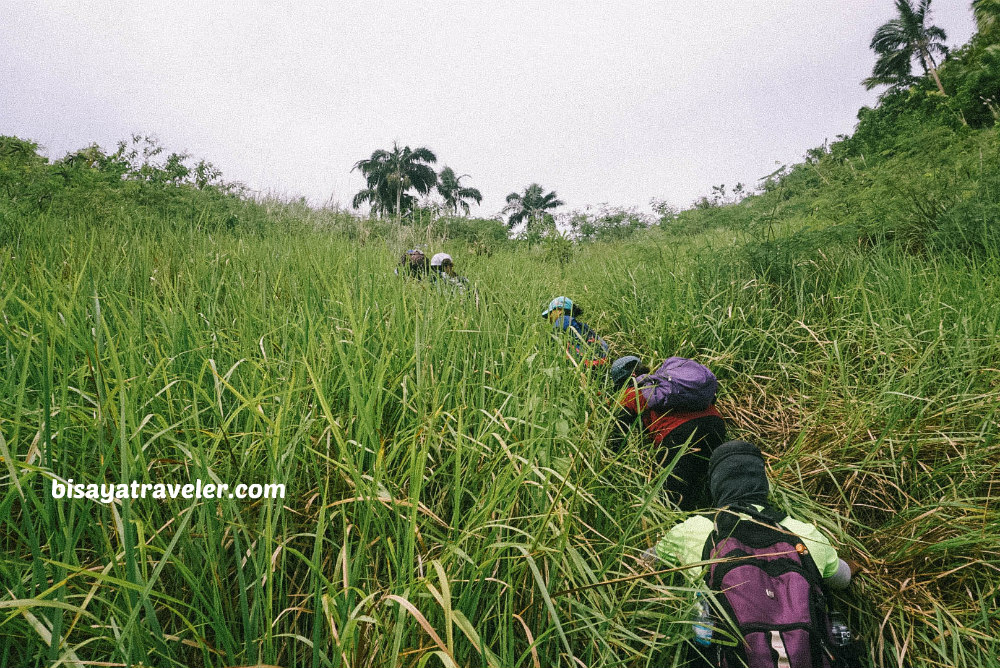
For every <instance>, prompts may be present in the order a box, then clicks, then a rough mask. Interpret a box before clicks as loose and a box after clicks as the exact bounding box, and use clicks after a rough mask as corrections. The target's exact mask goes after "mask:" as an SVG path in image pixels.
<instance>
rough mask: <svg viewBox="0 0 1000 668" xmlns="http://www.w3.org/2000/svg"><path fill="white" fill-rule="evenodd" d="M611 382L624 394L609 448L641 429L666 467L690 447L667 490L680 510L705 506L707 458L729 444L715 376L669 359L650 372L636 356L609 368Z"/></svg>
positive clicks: (681, 360) (616, 447) (691, 364)
mask: <svg viewBox="0 0 1000 668" xmlns="http://www.w3.org/2000/svg"><path fill="white" fill-rule="evenodd" d="M610 381H611V384H612V387H613V389H614V391H615V392H620V393H621V396H620V397H619V398H618V413H617V415H616V419H615V425H614V426H612V428H611V435H610V437H609V438H608V445H609V447H610V448H611V449H612V450H614V451H615V452H618V451H620V450H621V447H622V444H623V443H624V441H625V438H626V436H627V434H628V433H629V431H630V430H631V429H632V427H633V426H636V425H641V427H642V430H643V432H644V434H645V435H646V436H647V437H648V438H649V440H650V441H651V442H652V445H653V447H654V448H655V450H656V453H655V456H656V459H657V461H658V462H659V464H660V465H661V466H664V465H666V464H669V463H670V462H671V461H673V459H674V457H675V456H676V455H677V452H678V451H679V450H680V448H682V447H684V446H685V444H687V446H688V450H687V451H686V452H685V453H684V454H683V455H682V456H681V457H680V459H678V460H677V463H676V464H674V468H673V471H672V472H671V474H670V476H669V477H668V478H667V482H666V485H665V487H664V488H665V490H666V492H667V494H668V495H669V496H670V498H671V499H672V500H673V501H674V502H675V503H676V504H677V505H678V506H679V507H680V509H681V510H694V509H695V508H701V507H704V506H705V504H706V503H708V502H709V499H708V494H707V492H708V458H709V457H710V456H711V454H712V451H713V450H714V449H715V448H716V447H717V446H719V445H721V444H722V443H723V442H724V441H725V440H726V423H725V421H724V420H723V419H722V416H721V415H720V414H719V411H718V410H716V408H715V393H716V388H717V382H716V379H715V376H714V375H713V374H712V372H711V371H709V370H708V369H707V368H705V367H704V366H702V365H700V364H698V363H697V362H693V361H691V360H686V359H684V358H681V357H671V358H670V359H669V360H667V361H666V362H664V363H663V365H661V366H660V368H659V369H657V370H656V371H655V372H654V373H652V374H651V373H650V372H649V367H647V366H645V365H644V364H643V363H642V361H641V360H640V359H639V358H638V357H636V356H635V355H628V356H626V357H619V358H618V359H616V360H615V361H614V363H613V364H612V365H611V372H610ZM623 388H624V390H623Z"/></svg>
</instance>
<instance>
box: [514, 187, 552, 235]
mask: <svg viewBox="0 0 1000 668" xmlns="http://www.w3.org/2000/svg"><path fill="white" fill-rule="evenodd" d="M563 204H564V202H563V201H562V200H559V199H556V193H555V191H552V192H550V193H548V194H545V191H544V190H543V189H542V187H541V186H540V185H538V184H537V183H532V184H531V185H530V186H528V187H527V188H525V189H524V194H523V195H522V194H518V193H511V194H509V195H507V206H505V207H504V208H503V213H509V214H510V218H509V219H507V227H508V228H514V227H517V226H518V225H520V224H521V223H524V222H526V223H527V225H528V229H529V230H530V229H531V228H532V227H534V226H535V225H536V223H537V222H538V220H539V218H542V217H543V216H544V215H545V212H546V211H548V210H549V209H554V208H556V207H557V206H562V205H563Z"/></svg>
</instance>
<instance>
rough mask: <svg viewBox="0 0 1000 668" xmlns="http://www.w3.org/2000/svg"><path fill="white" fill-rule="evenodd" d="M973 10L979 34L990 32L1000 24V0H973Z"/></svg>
mask: <svg viewBox="0 0 1000 668" xmlns="http://www.w3.org/2000/svg"><path fill="white" fill-rule="evenodd" d="M972 12H973V14H975V15H976V27H978V28H979V34H981V35H987V34H990V33H992V32H994V31H996V29H997V27H998V26H1000V0H972Z"/></svg>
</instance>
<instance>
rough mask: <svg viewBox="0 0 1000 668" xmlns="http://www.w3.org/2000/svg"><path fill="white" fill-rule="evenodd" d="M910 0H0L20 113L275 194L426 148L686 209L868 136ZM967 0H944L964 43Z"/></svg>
mask: <svg viewBox="0 0 1000 668" xmlns="http://www.w3.org/2000/svg"><path fill="white" fill-rule="evenodd" d="M893 4H894V3H893V1H892V0H767V1H747V0H714V1H712V2H708V1H704V2H691V1H679V0H657V1H654V2H627V3H626V2H619V3H613V2H582V1H575V2H568V1H563V2H558V1H556V0H541V1H538V2H509V1H507V0H495V1H493V2H446V1H441V0H439V1H436V2H414V1H402V0H401V1H398V2H375V1H371V0H369V1H364V2H347V1H340V2H335V1H333V0H326V1H322V2H318V1H311V0H296V1H294V2H293V1H289V2H270V3H263V2H248V1H246V0H242V1H240V2H225V0H213V1H204V2H202V1H194V0H169V1H167V2H161V1H158V0H143V1H142V2H138V1H131V2H128V1H126V0H115V1H102V0H88V1H86V2H81V1H80V0H72V1H66V0H44V1H41V2H39V1H33V0H0V16H2V17H3V18H2V19H0V134H8V135H9V134H13V135H17V136H19V137H22V138H26V139H31V140H33V141H36V142H38V143H39V144H41V145H42V146H43V147H44V149H45V151H46V154H47V155H48V156H49V157H51V158H59V157H62V156H63V155H64V154H65V153H66V152H67V151H69V150H73V149H77V148H80V147H82V146H85V145H87V144H90V143H92V142H97V143H98V144H100V145H102V146H104V147H105V148H113V147H114V145H115V143H116V142H117V140H119V139H122V138H125V137H127V136H129V135H130V134H131V133H133V132H141V133H144V134H153V135H156V136H157V137H158V138H159V139H160V141H161V143H162V144H163V145H164V146H165V147H166V148H167V150H169V151H188V152H190V153H192V154H193V155H194V156H195V157H197V158H205V159H207V160H209V161H211V162H213V163H215V165H216V166H217V167H219V168H220V169H222V171H223V174H224V176H225V177H227V178H229V179H235V180H240V181H243V182H244V183H246V184H247V185H248V186H250V187H251V188H252V189H254V190H257V191H260V192H262V193H274V194H279V195H283V196H298V195H305V196H307V197H308V198H310V200H312V201H314V202H316V203H322V202H325V201H327V200H329V199H330V198H332V199H333V201H339V202H340V203H341V204H344V205H348V204H349V203H350V200H351V197H352V196H353V194H354V193H355V192H357V191H358V190H359V189H360V188H362V187H363V185H364V182H363V179H362V178H361V177H360V176H359V175H358V173H357V172H354V173H351V167H352V165H353V164H354V163H355V162H356V161H357V160H359V159H361V158H364V157H367V156H368V155H370V154H371V152H372V151H373V150H375V149H377V148H389V147H391V145H392V143H393V141H398V142H399V143H400V144H409V145H410V146H426V147H428V148H430V149H431V150H433V151H434V152H435V153H436V154H437V156H438V167H441V166H443V165H448V166H451V167H453V168H454V169H455V170H456V171H457V172H458V173H459V174H469V175H471V178H470V179H468V180H467V181H465V183H467V184H469V185H473V186H476V187H478V188H479V189H480V190H482V192H483V195H484V200H483V205H482V206H481V207H479V209H478V211H476V210H475V209H474V212H475V213H477V214H479V215H485V216H489V215H492V214H495V213H496V212H498V211H499V210H500V208H501V207H502V206H503V203H504V199H505V197H506V195H507V193H509V192H511V191H513V190H518V191H520V190H523V188H524V186H526V185H527V184H529V183H531V182H533V181H537V182H539V183H541V184H542V185H543V186H544V187H545V188H546V189H550V190H555V191H556V192H557V193H558V195H559V196H560V198H561V199H563V200H564V201H566V203H567V205H568V206H569V207H574V208H575V207H583V206H584V205H587V204H598V203H601V202H609V203H611V204H616V205H635V206H638V207H639V208H640V209H643V210H648V203H649V200H650V198H652V197H656V198H660V199H666V200H668V201H669V202H671V203H673V204H675V205H679V206H681V207H685V206H688V205H690V203H691V202H692V200H694V199H695V198H696V197H697V196H699V195H701V194H705V193H708V192H709V191H710V190H711V186H712V185H714V184H719V183H725V184H727V185H728V186H732V185H733V184H734V183H736V182H737V181H742V182H744V183H748V184H754V183H756V181H757V179H758V178H759V177H761V176H764V175H765V174H768V173H769V172H771V171H773V170H774V169H775V167H776V163H785V162H791V161H796V160H798V159H800V158H801V156H802V155H803V154H804V152H805V151H806V149H808V148H811V147H814V146H818V145H820V144H822V143H823V141H824V139H826V138H829V139H830V140H831V141H832V140H833V139H834V137H835V136H836V135H837V134H840V133H850V132H851V131H852V129H853V127H854V124H855V121H856V113H857V110H858V108H860V107H861V106H862V105H865V104H869V105H870V104H873V103H874V102H875V100H876V99H877V93H876V92H866V91H865V90H864V88H863V87H862V86H861V85H860V83H859V82H860V81H861V80H862V79H863V78H865V77H866V76H867V75H868V74H870V71H871V66H872V63H873V62H874V56H873V54H872V53H871V51H870V50H869V49H868V42H869V40H870V39H871V35H872V32H873V31H874V30H875V28H876V27H877V26H878V25H879V24H880V23H882V22H884V21H885V20H887V19H889V18H891V17H892V15H893V13H894V8H893ZM969 5H970V0H934V3H933V5H932V11H933V16H932V20H933V22H934V23H935V24H936V25H939V26H941V27H942V28H944V29H945V31H946V32H947V33H948V44H949V45H951V46H958V45H961V44H963V43H964V42H965V41H967V40H968V38H969V37H970V36H971V34H972V32H973V29H974V25H973V20H972V15H971V12H970V9H969Z"/></svg>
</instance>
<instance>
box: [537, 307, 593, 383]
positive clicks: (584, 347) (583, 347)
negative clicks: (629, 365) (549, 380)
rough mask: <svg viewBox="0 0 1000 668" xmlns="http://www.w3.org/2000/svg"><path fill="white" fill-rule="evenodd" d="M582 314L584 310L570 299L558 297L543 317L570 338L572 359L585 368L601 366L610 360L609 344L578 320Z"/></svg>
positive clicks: (568, 349)
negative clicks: (577, 317)
mask: <svg viewBox="0 0 1000 668" xmlns="http://www.w3.org/2000/svg"><path fill="white" fill-rule="evenodd" d="M581 313H583V309H582V308H580V307H579V306H577V305H576V304H574V303H573V300H572V299H570V298H569V297H556V298H555V299H553V300H552V301H550V302H549V306H548V308H546V309H545V310H544V311H542V317H543V318H548V320H549V322H550V323H552V326H553V327H554V328H555V329H556V330H558V331H562V332H566V334H567V335H568V336H569V342H568V343H567V344H566V354H567V355H569V357H570V358H571V359H574V360H576V361H577V362H579V363H580V364H581V365H583V366H585V367H595V366H601V365H603V364H605V363H606V362H607V360H608V344H607V343H605V342H604V339H602V338H601V337H599V336H598V335H597V332H595V331H594V330H592V329H591V328H590V327H588V326H587V325H585V324H583V323H582V322H580V321H579V320H577V319H576V316H578V315H580V314H581Z"/></svg>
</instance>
